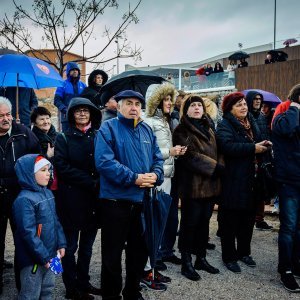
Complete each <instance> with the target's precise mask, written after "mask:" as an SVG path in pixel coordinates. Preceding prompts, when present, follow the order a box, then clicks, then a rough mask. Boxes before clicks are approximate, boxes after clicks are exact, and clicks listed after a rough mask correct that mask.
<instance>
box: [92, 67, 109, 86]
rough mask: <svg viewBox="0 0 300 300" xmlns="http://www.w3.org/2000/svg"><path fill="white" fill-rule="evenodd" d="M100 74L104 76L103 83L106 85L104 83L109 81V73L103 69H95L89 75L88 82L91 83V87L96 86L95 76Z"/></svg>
mask: <svg viewBox="0 0 300 300" xmlns="http://www.w3.org/2000/svg"><path fill="white" fill-rule="evenodd" d="M99 74H100V75H102V78H103V83H102V85H104V84H105V83H106V82H107V80H108V75H107V73H106V72H104V71H103V70H94V71H93V72H92V73H91V74H90V76H89V78H88V84H89V87H94V86H95V82H94V78H95V76H96V75H99Z"/></svg>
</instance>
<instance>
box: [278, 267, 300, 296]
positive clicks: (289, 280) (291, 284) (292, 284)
mask: <svg viewBox="0 0 300 300" xmlns="http://www.w3.org/2000/svg"><path fill="white" fill-rule="evenodd" d="M280 279H281V282H282V284H283V286H284V288H285V289H286V290H288V291H289V292H292V293H299V292H300V287H299V285H298V283H297V281H296V280H295V278H294V275H293V273H292V271H286V272H285V273H282V274H281V278H280Z"/></svg>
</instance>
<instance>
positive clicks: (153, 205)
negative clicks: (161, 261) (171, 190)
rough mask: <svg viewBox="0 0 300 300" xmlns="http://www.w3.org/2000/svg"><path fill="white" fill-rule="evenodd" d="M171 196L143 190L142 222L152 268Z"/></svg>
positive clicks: (164, 225) (153, 190)
mask: <svg viewBox="0 0 300 300" xmlns="http://www.w3.org/2000/svg"><path fill="white" fill-rule="evenodd" d="M171 202H172V197H171V196H170V195H168V194H166V193H165V192H163V191H158V190H157V189H154V188H153V189H150V190H146V191H145V197H144V213H143V224H144V229H145V231H144V233H145V239H146V244H147V248H148V254H149V259H150V265H151V267H152V268H154V266H155V263H156V259H157V254H158V250H159V246H160V244H161V241H162V237H163V233H164V230H165V227H166V223H167V219H168V215H169V210H170V206H171Z"/></svg>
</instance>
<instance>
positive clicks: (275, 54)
mask: <svg viewBox="0 0 300 300" xmlns="http://www.w3.org/2000/svg"><path fill="white" fill-rule="evenodd" d="M268 54H271V55H272V58H274V59H275V60H277V59H278V57H279V56H280V57H283V58H284V59H285V60H286V59H287V58H288V57H289V56H288V54H287V53H285V52H284V51H281V50H270V51H269V52H268Z"/></svg>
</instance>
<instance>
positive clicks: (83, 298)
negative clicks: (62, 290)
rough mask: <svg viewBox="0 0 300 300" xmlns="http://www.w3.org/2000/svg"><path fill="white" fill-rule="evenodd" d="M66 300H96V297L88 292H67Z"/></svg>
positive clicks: (76, 290)
mask: <svg viewBox="0 0 300 300" xmlns="http://www.w3.org/2000/svg"><path fill="white" fill-rule="evenodd" d="M65 298H66V299H73V300H93V299H95V297H94V296H93V295H90V294H88V293H87V292H82V291H79V290H78V289H74V290H67V291H66V295H65Z"/></svg>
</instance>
